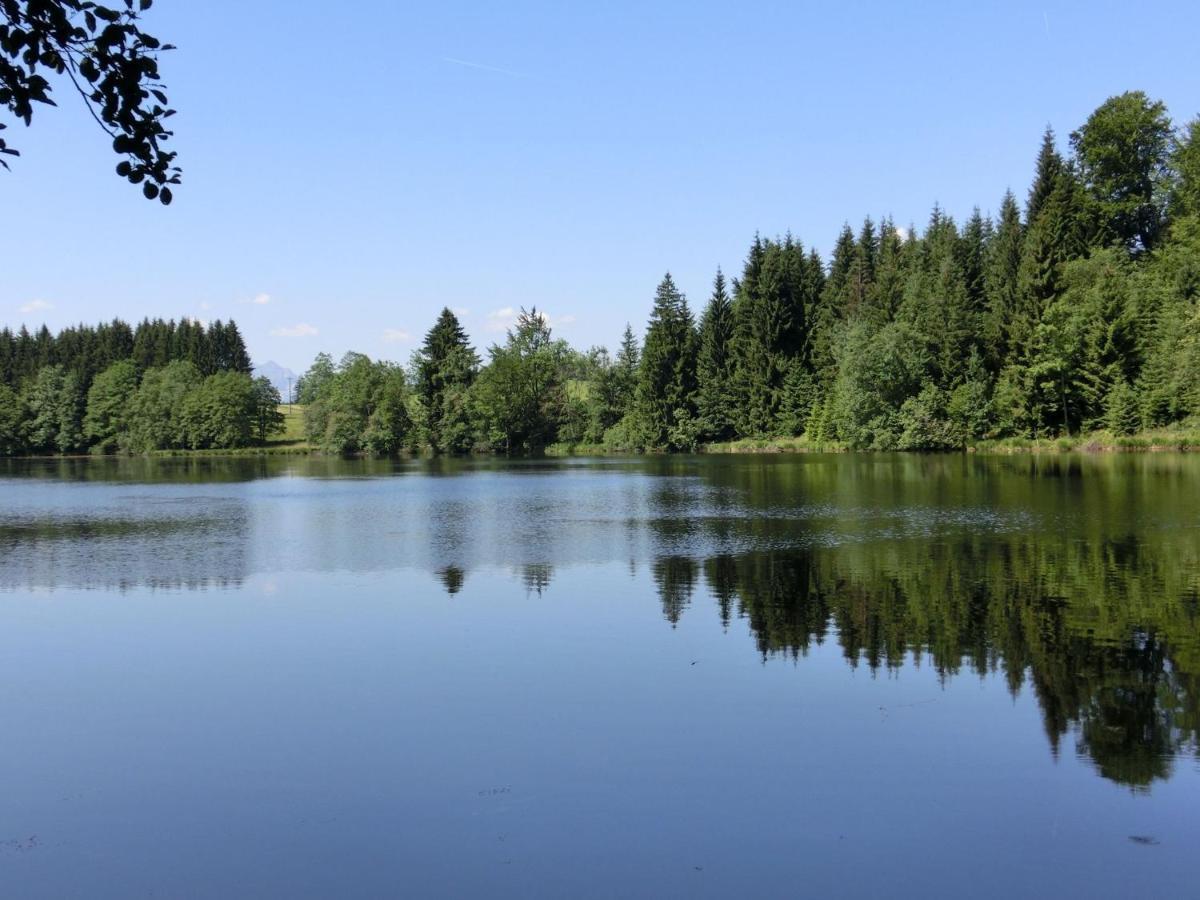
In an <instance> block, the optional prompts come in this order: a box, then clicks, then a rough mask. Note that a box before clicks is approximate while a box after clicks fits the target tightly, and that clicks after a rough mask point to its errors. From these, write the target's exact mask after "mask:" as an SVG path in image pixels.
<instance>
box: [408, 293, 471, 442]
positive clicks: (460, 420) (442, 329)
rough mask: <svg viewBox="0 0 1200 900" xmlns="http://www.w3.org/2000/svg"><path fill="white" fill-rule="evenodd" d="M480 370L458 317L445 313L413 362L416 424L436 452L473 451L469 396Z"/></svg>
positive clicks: (448, 311)
mask: <svg viewBox="0 0 1200 900" xmlns="http://www.w3.org/2000/svg"><path fill="white" fill-rule="evenodd" d="M478 368H479V357H478V356H476V355H475V351H474V350H473V349H471V346H470V344H469V343H468V342H467V335H466V332H465V331H463V329H462V325H460V324H459V321H458V317H457V316H455V315H454V313H452V312H451V311H450V310H449V309H448V308H447V309H443V310H442V313H441V315H440V316H439V317H438V320H437V322H436V323H435V324H434V326H433V327H432V328H431V329H430V330H429V333H428V334H426V336H425V342H424V344H423V345H422V346H421V349H420V350H419V351H418V352H417V354H416V358H415V360H414V369H415V371H416V384H415V391H414V393H415V394H416V400H417V405H416V406H415V408H414V411H415V412H416V419H417V422H416V424H417V426H418V428H419V430H420V432H421V435H422V438H423V440H424V442H425V443H426V444H427V445H428V446H429V448H430V449H431V450H433V452H435V453H462V452H465V451H467V450H469V449H471V445H472V443H473V435H474V431H475V429H474V428H473V423H472V422H471V418H470V414H469V412H468V397H467V392H468V390H469V388H470V387H471V385H472V383H473V382H474V381H475V376H476V373H477V371H478Z"/></svg>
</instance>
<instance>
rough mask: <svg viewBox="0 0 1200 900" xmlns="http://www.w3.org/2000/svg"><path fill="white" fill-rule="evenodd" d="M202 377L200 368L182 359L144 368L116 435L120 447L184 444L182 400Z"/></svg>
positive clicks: (140, 449) (142, 448) (146, 448)
mask: <svg viewBox="0 0 1200 900" xmlns="http://www.w3.org/2000/svg"><path fill="white" fill-rule="evenodd" d="M202 381H203V377H202V376H201V374H200V370H199V369H197V368H196V366H194V365H193V364H192V363H190V362H188V361H186V360H175V361H174V362H171V363H168V364H167V365H166V366H163V367H162V368H159V369H150V370H148V371H147V372H146V373H145V375H143V376H142V382H141V384H140V385H139V386H138V389H137V393H136V394H134V396H133V400H132V401H131V402H130V404H129V423H128V430H127V431H126V432H125V433H124V435H123V436H121V437H120V438H119V440H120V442H121V449H123V450H128V451H131V452H133V453H147V452H149V451H151V450H167V449H185V448H187V447H188V446H189V443H190V442H189V434H188V429H187V425H186V424H185V423H186V420H185V418H184V415H183V410H184V401H185V399H186V398H187V396H188V394H190V393H191V392H192V391H193V390H195V389H196V388H198V387H199V386H200V383H201V382H202Z"/></svg>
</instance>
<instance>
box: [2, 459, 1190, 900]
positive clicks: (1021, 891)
mask: <svg viewBox="0 0 1200 900" xmlns="http://www.w3.org/2000/svg"><path fill="white" fill-rule="evenodd" d="M0 717H2V721H3V723H4V738H3V740H2V741H0V798H2V799H0V896H5V897H23V898H41V897H48V898H68V897H88V898H94V897H120V898H126V897H181V898H187V897H204V898H207V897H264V898H266V897H287V898H297V897H334V896H339V897H401V896H404V897H434V896H463V895H477V896H478V895H486V896H498V897H504V896H562V897H565V896H573V897H574V896H599V897H630V896H648V897H649V896H653V897H663V896H680V897H682V896H689V897H690V896H769V897H784V896H787V897H795V896H818V895H835V896H862V897H895V896H908V895H922V896H935V897H942V896H945V897H950V896H954V897H961V896H973V897H987V896H995V897H1012V896H1028V895H1031V894H1036V895H1057V896H1089V897H1096V896H1111V897H1122V896H1152V895H1166V894H1169V893H1170V894H1175V895H1180V896H1191V895H1194V894H1195V891H1196V876H1195V853H1196V848H1197V847H1200V764H1198V761H1197V759H1198V747H1197V738H1198V734H1200V458H1196V457H1185V456H1176V455H1142V456H1103V457H1083V458H1077V457H1058V456H1056V457H1052V458H1032V457H995V458H983V457H978V458H977V457H973V456H936V457H927V456H882V455H874V456H854V455H842V456H802V457H753V456H745V457H720V458H718V457H699V458H672V459H605V460H565V461H554V462H527V463H511V464H506V463H501V462H492V461H485V462H465V463H453V462H404V463H390V462H387V463H383V462H363V461H356V462H334V461H327V460H224V461H221V460H185V461H172V460H163V461H155V462H152V461H139V460H135V461H120V462H116V461H107V462H106V461H47V462H38V463H0Z"/></svg>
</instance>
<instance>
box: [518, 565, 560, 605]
mask: <svg viewBox="0 0 1200 900" xmlns="http://www.w3.org/2000/svg"><path fill="white" fill-rule="evenodd" d="M553 577H554V567H553V566H551V565H549V564H548V563H529V564H527V565H525V566H522V567H521V584H523V585H525V590H527V591H529V592H530V593H536V594H537V595H538V596H539V597H540V596H542V592H543V591H545V590H546V588H548V587H550V579H552V578H553Z"/></svg>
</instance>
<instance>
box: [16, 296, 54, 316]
mask: <svg viewBox="0 0 1200 900" xmlns="http://www.w3.org/2000/svg"><path fill="white" fill-rule="evenodd" d="M43 309H54V304H53V303H51V302H50V301H49V300H42V299H41V298H38V299H37V300H30V301H29V302H28V303H26V304H24V305H23V306H21V307H20V311H21V312H23V313H35V312H41V311H42V310H43Z"/></svg>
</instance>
